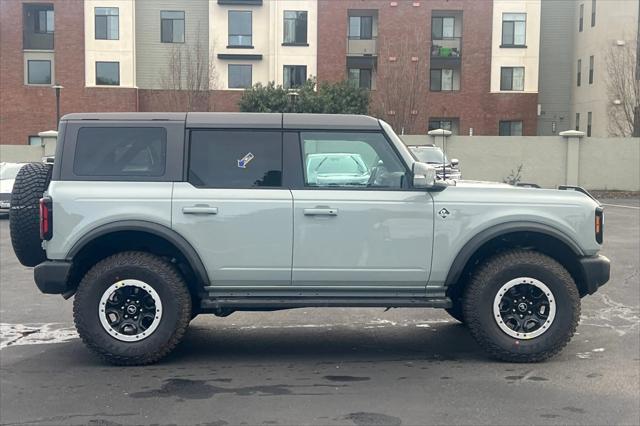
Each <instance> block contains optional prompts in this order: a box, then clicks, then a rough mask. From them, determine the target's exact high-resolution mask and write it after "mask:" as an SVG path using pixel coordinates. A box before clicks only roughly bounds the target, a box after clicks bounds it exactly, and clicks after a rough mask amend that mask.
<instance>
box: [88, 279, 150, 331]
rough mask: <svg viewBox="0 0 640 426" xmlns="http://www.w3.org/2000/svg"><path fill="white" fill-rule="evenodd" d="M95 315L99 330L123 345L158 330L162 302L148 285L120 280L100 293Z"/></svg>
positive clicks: (141, 282) (136, 281) (135, 281)
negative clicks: (100, 328) (99, 326)
mask: <svg viewBox="0 0 640 426" xmlns="http://www.w3.org/2000/svg"><path fill="white" fill-rule="evenodd" d="M98 316H99V318H100V324H102V328H104V330H105V331H106V332H107V333H109V334H110V335H111V336H112V337H114V338H115V339H117V340H120V341H122V342H137V341H140V340H143V339H146V338H147V337H149V336H150V335H151V334H153V332H154V331H155V330H156V329H157V328H158V325H159V324H160V320H161V319H162V301H161V300H160V296H159V295H158V293H157V292H156V291H155V290H154V289H153V288H152V287H151V286H150V285H149V284H147V283H145V282H143V281H139V280H122V281H118V282H116V283H115V284H113V285H111V286H110V287H109V288H108V289H107V290H106V291H105V292H104V293H103V294H102V298H101V299H100V305H99V307H98Z"/></svg>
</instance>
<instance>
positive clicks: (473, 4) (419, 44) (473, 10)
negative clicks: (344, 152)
mask: <svg viewBox="0 0 640 426" xmlns="http://www.w3.org/2000/svg"><path fill="white" fill-rule="evenodd" d="M318 28H319V35H318V78H319V80H329V81H339V80H342V79H345V78H347V79H349V80H350V81H352V82H353V83H354V84H357V85H359V86H361V87H365V88H371V89H372V98H373V102H374V103H376V102H377V103H380V104H386V106H385V107H384V108H382V109H381V110H380V111H379V115H380V116H381V117H382V118H385V119H387V120H389V121H390V122H391V121H393V119H394V116H397V115H398V114H401V113H402V111H400V110H401V109H403V108H405V109H406V107H405V106H404V105H400V104H403V102H402V99H404V98H406V97H413V96H415V101H412V103H411V107H410V108H409V111H408V113H406V114H409V115H410V116H411V117H410V119H405V120H404V122H405V123H407V125H406V128H404V130H405V132H407V133H424V132H426V131H427V130H430V129H434V128H446V129H449V130H451V131H452V132H454V133H458V134H465V135H467V134H475V135H534V134H535V133H536V120H537V119H536V113H537V111H536V109H537V92H538V52H539V38H540V34H539V31H540V1H539V0H533V1H532V0H528V1H522V0H511V1H509V0H494V1H493V2H488V1H464V0H431V1H424V0H421V1H393V0H369V1H366V2H363V1H359V0H344V1H333V0H319V2H318ZM398 70H400V71H399V72H398ZM414 74H415V75H416V76H417V77H414ZM414 78H415V79H417V84H414V85H413V86H412V81H411V80H412V79H414ZM397 80H402V81H401V84H403V85H404V86H401V85H400V84H398V81H397ZM407 87H411V89H406V88H407ZM405 91H406V93H404V92H405ZM413 92H415V95H414V93H413ZM393 97H395V98H399V99H396V101H395V102H393V101H392V100H390V99H391V98H393ZM406 114H405V115H406ZM402 127H404V125H403V126H402ZM398 130H400V131H402V129H398Z"/></svg>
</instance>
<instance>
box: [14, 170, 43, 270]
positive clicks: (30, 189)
mask: <svg viewBox="0 0 640 426" xmlns="http://www.w3.org/2000/svg"><path fill="white" fill-rule="evenodd" d="M51 171H52V167H51V165H50V164H45V163H29V164H27V165H25V166H22V168H21V169H20V171H19V172H18V175H17V176H16V180H15V183H14V184H13V191H12V192H11V208H10V210H9V228H10V230H11V244H12V245H13V251H15V253H16V256H17V257H18V260H19V261H20V263H22V264H23V265H24V266H36V265H38V264H40V263H42V262H44V261H45V260H46V259H47V255H46V253H45V251H44V250H43V249H42V241H41V240H40V198H42V194H43V193H44V191H46V190H47V187H48V186H49V181H51Z"/></svg>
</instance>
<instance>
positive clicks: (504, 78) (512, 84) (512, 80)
mask: <svg viewBox="0 0 640 426" xmlns="http://www.w3.org/2000/svg"><path fill="white" fill-rule="evenodd" d="M500 90H507V91H511V90H524V67H502V68H500Z"/></svg>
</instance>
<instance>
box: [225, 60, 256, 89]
mask: <svg viewBox="0 0 640 426" xmlns="http://www.w3.org/2000/svg"><path fill="white" fill-rule="evenodd" d="M251 73H252V69H251V65H233V64H229V67H228V74H229V76H228V79H229V89H246V88H248V87H251V85H252V78H253V77H252V76H251Z"/></svg>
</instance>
